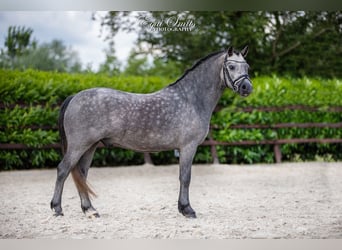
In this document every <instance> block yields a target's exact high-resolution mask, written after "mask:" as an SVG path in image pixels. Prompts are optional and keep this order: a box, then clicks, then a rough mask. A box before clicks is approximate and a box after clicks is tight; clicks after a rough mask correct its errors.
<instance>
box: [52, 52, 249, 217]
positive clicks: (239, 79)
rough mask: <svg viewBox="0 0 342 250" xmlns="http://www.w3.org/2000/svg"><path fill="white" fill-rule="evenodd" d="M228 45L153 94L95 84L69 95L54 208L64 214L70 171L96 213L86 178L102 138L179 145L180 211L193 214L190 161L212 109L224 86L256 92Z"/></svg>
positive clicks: (141, 147) (150, 148)
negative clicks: (190, 196)
mask: <svg viewBox="0 0 342 250" xmlns="http://www.w3.org/2000/svg"><path fill="white" fill-rule="evenodd" d="M247 53H248V47H247V46H246V47H245V48H244V49H242V50H241V51H240V52H238V51H236V50H234V49H233V48H232V47H230V48H229V49H228V50H225V51H219V52H215V53H212V54H210V55H208V56H206V57H204V58H202V59H200V60H199V61H197V62H196V63H195V64H194V65H193V66H192V67H191V68H190V69H188V70H187V71H186V72H185V73H184V75H183V76H182V77H181V78H179V79H178V80H177V81H176V82H174V83H172V84H170V85H169V86H167V87H165V88H163V89H161V90H159V91H157V92H154V93H151V94H133V93H127V92H122V91H118V90H113V89H108V88H92V89H87V90H84V91H81V92H79V93H77V94H76V95H74V96H71V97H68V98H67V99H66V100H65V101H64V103H63V104H62V107H61V111H60V115H59V130H60V136H61V140H62V151H63V154H64V156H63V159H62V161H61V162H60V163H59V165H58V167H57V180H56V186H55V191H54V195H53V198H52V201H51V209H53V210H54V211H55V215H56V216H58V215H63V212H62V206H61V202H62V192H63V187H64V182H65V180H66V178H67V177H68V175H69V173H70V172H71V173H72V176H73V179H74V182H75V184H76V187H77V189H78V192H79V195H80V198H81V208H82V210H83V212H84V213H85V214H86V215H88V216H93V217H98V216H99V214H98V212H97V211H96V210H95V208H94V207H93V206H92V204H91V201H90V195H95V194H94V192H93V191H92V190H91V189H90V188H89V186H88V185H87V183H86V179H87V175H88V170H89V167H90V165H91V162H92V158H93V155H94V152H95V149H96V146H97V144H98V143H99V142H103V144H104V145H108V146H109V145H111V146H116V147H122V148H126V149H131V150H135V151H140V152H156V151H163V150H174V149H177V150H179V152H180V159H179V165H180V171H179V180H180V192H179V199H178V210H179V212H180V213H182V214H183V215H184V216H186V217H191V218H195V217H196V213H195V211H194V210H193V209H192V207H191V206H190V201H189V185H190V179H191V166H192V161H193V158H194V155H195V153H196V150H197V147H198V145H200V144H201V143H202V142H203V141H204V139H205V138H206V136H207V134H208V131H209V124H210V118H211V115H212V112H213V110H214V108H215V106H216V104H217V102H218V100H219V98H220V96H221V95H222V93H223V91H224V90H225V89H226V88H229V89H232V90H233V91H234V92H237V93H239V94H240V95H241V96H244V97H246V96H248V95H249V94H250V93H251V92H252V83H251V81H250V79H249V76H248V67H249V66H248V64H247V63H246V60H245V57H246V55H247Z"/></svg>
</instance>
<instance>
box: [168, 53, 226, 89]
mask: <svg viewBox="0 0 342 250" xmlns="http://www.w3.org/2000/svg"><path fill="white" fill-rule="evenodd" d="M223 52H226V50H220V51H216V52H213V53H210V54H209V55H207V56H205V57H203V58H201V59H198V60H197V61H195V63H194V64H193V65H192V66H191V68H189V69H187V70H185V72H184V73H183V75H182V76H181V77H180V78H178V79H177V80H176V81H175V82H174V83H171V84H170V85H169V86H168V87H170V86H173V85H175V84H177V83H178V82H179V81H181V80H182V79H183V78H184V77H186V76H187V75H188V74H189V73H190V72H191V71H193V70H194V69H195V68H197V66H199V65H201V64H202V63H203V62H204V61H206V60H207V59H209V58H211V57H213V56H216V55H218V54H221V53H223Z"/></svg>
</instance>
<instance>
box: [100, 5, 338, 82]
mask: <svg viewBox="0 0 342 250" xmlns="http://www.w3.org/2000/svg"><path fill="white" fill-rule="evenodd" d="M101 20H102V26H103V27H106V28H109V30H110V36H109V37H108V38H113V37H114V36H115V34H116V33H117V32H118V31H120V30H124V31H127V32H137V33H138V41H137V46H138V52H139V53H143V54H151V55H153V57H154V58H162V59H163V60H164V61H169V60H171V61H175V62H176V63H178V64H179V65H180V66H181V68H182V69H183V70H184V69H185V68H187V67H189V66H191V64H192V63H193V62H194V61H195V60H197V59H198V58H201V57H203V56H204V55H206V54H208V53H210V52H213V51H217V50H220V49H224V48H227V47H228V46H229V45H232V46H234V47H237V48H241V47H243V46H244V45H245V44H249V46H250V52H249V59H248V61H249V63H250V65H251V66H252V72H251V73H252V74H254V75H257V74H271V73H277V74H279V75H293V76H304V75H310V76H322V77H342V71H341V68H342V65H341V64H342V62H341V60H340V58H341V56H342V25H341V23H342V22H341V21H342V12H341V11H335V12H328V11H321V12H313V11H257V12H247V11H234V12H229V11H218V12H203V11H200V12H199V11H182V12H176V11H167V12H166V11H163V12H133V13H129V12H108V13H107V15H105V16H104V17H102V19H101ZM142 20H144V21H142ZM168 20H172V22H169V21H168ZM176 20H178V21H179V22H186V21H189V20H192V21H193V23H194V24H195V28H194V29H192V30H188V31H180V30H177V31H174V30H165V29H162V30H158V29H154V30H151V26H153V25H155V26H157V27H158V24H161V25H164V26H168V27H170V26H174V24H175V22H176Z"/></svg>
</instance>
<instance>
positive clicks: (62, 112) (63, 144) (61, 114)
mask: <svg viewBox="0 0 342 250" xmlns="http://www.w3.org/2000/svg"><path fill="white" fill-rule="evenodd" d="M73 97H74V96H68V97H67V98H66V99H65V101H64V102H63V104H62V106H61V109H60V111H59V117H58V130H59V136H60V138H61V147H62V154H63V155H64V154H65V153H66V150H67V147H68V142H67V138H66V136H65V130H64V115H65V110H66V109H67V107H68V105H69V103H70V101H71V99H72V98H73Z"/></svg>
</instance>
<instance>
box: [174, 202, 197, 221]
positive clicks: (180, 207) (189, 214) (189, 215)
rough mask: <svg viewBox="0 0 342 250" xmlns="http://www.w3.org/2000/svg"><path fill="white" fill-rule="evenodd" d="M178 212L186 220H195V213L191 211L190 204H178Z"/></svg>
mask: <svg viewBox="0 0 342 250" xmlns="http://www.w3.org/2000/svg"><path fill="white" fill-rule="evenodd" d="M178 210H179V212H180V213H181V214H183V215H184V216H185V217H186V218H193V219H195V218H197V216H196V212H195V211H194V210H193V209H192V207H191V206H190V204H187V205H181V204H178Z"/></svg>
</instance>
